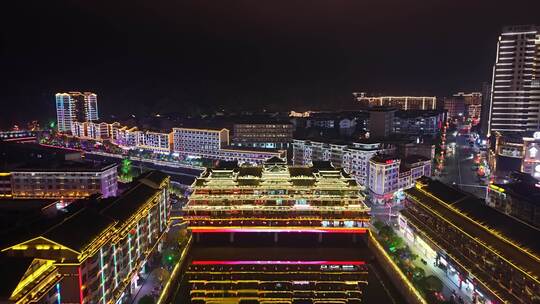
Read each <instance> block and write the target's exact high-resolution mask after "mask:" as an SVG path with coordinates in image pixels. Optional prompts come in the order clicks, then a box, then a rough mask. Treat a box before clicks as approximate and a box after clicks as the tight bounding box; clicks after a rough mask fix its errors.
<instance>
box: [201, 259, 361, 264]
mask: <svg viewBox="0 0 540 304" xmlns="http://www.w3.org/2000/svg"><path fill="white" fill-rule="evenodd" d="M191 264H192V265H365V264H366V262H364V261H202V260H201V261H192V262H191Z"/></svg>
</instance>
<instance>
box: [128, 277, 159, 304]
mask: <svg viewBox="0 0 540 304" xmlns="http://www.w3.org/2000/svg"><path fill="white" fill-rule="evenodd" d="M158 271H160V268H155V269H153V270H152V271H151V272H149V273H148V274H146V276H145V277H143V279H144V283H143V284H142V285H141V286H140V287H139V288H138V290H137V291H135V298H133V301H132V303H133V304H137V303H139V300H140V299H141V298H142V297H144V296H146V295H150V296H152V297H154V300H157V296H158V295H159V294H160V292H161V282H160V281H159V279H158V275H157V273H158Z"/></svg>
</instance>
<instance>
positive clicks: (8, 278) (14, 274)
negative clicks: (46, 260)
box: [0, 255, 34, 300]
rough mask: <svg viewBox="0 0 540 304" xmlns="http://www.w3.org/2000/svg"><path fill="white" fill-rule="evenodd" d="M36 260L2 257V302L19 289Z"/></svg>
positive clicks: (0, 286)
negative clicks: (18, 286) (20, 283)
mask: <svg viewBox="0 0 540 304" xmlns="http://www.w3.org/2000/svg"><path fill="white" fill-rule="evenodd" d="M33 260H34V258H28V257H8V256H4V255H0V269H2V275H1V276H0V300H7V299H9V298H10V297H11V294H12V293H13V291H14V290H15V288H17V285H18V284H19V282H20V281H21V279H22V277H23V276H24V274H25V273H26V271H27V270H28V268H29V267H30V265H32V261H33Z"/></svg>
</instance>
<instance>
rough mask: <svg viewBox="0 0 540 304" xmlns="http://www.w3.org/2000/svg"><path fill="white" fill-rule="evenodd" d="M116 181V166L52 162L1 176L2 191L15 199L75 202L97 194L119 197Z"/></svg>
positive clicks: (15, 169)
mask: <svg viewBox="0 0 540 304" xmlns="http://www.w3.org/2000/svg"><path fill="white" fill-rule="evenodd" d="M117 179H118V172H117V165H116V164H108V165H93V164H89V163H76V162H73V163H67V162H66V163H63V164H60V165H58V166H57V165H55V164H52V163H51V164H50V166H48V165H45V164H43V165H40V166H37V167H18V168H13V169H11V170H9V171H8V172H4V173H0V185H1V186H0V187H1V188H0V189H3V190H0V191H1V192H2V193H4V195H5V196H6V197H13V198H56V199H76V198H83V197H88V196H90V195H92V194H95V193H99V194H101V195H102V196H103V197H109V196H115V195H116V192H117V190H118V185H117ZM8 193H9V195H8Z"/></svg>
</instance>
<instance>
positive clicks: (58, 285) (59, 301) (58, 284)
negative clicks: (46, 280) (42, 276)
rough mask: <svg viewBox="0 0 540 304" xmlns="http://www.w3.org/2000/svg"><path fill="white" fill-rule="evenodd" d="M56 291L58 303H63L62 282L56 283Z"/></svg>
mask: <svg viewBox="0 0 540 304" xmlns="http://www.w3.org/2000/svg"><path fill="white" fill-rule="evenodd" d="M56 293H57V294H58V295H57V296H56V302H57V303H58V304H62V299H61V297H60V283H56Z"/></svg>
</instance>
